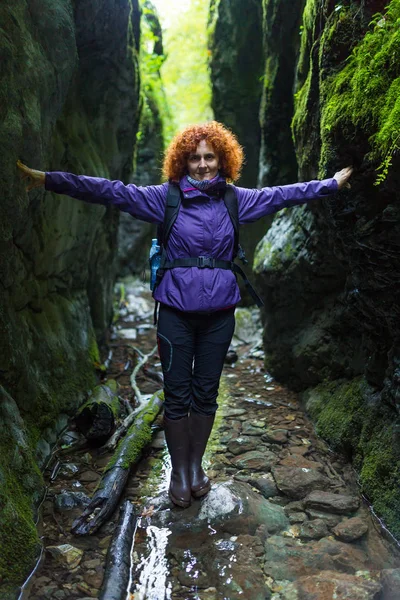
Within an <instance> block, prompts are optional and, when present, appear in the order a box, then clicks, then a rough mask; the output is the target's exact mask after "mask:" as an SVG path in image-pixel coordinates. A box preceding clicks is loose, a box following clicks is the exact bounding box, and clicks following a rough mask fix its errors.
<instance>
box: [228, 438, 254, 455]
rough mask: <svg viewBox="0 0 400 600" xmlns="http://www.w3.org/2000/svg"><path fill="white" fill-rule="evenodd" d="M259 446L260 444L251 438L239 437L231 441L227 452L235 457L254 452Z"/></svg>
mask: <svg viewBox="0 0 400 600" xmlns="http://www.w3.org/2000/svg"><path fill="white" fill-rule="evenodd" d="M259 445H260V442H259V441H258V440H257V439H254V438H252V437H246V436H243V437H242V436H241V437H238V438H236V439H235V440H232V441H231V442H230V443H229V444H228V450H229V452H232V454H235V455H237V454H241V453H243V452H248V451H250V450H254V449H255V448H257V447H258V446H259Z"/></svg>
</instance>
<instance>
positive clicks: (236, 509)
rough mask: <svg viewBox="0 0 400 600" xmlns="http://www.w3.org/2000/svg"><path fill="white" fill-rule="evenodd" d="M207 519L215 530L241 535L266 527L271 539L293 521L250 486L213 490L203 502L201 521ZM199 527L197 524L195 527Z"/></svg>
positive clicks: (232, 484) (228, 484) (233, 484)
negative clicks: (216, 528)
mask: <svg viewBox="0 0 400 600" xmlns="http://www.w3.org/2000/svg"><path fill="white" fill-rule="evenodd" d="M205 519H207V520H208V521H209V522H210V523H211V524H212V526H213V527H216V526H219V527H220V528H222V529H223V530H224V531H227V532H229V533H232V534H235V535H238V534H240V533H246V534H250V535H251V534H253V533H254V532H255V531H256V529H257V527H259V526H260V525H265V527H266V532H267V533H268V534H270V535H272V534H273V533H276V532H277V531H282V530H283V529H285V528H286V527H287V526H288V524H289V521H288V519H287V517H286V515H285V513H284V512H283V509H282V508H281V507H279V506H275V505H273V504H271V503H270V502H268V500H265V499H264V498H262V496H260V494H257V493H256V492H253V490H252V489H251V488H250V486H249V485H247V484H245V483H240V482H224V483H220V484H217V485H215V486H213V487H212V489H211V491H210V493H209V494H208V495H207V496H206V498H205V499H204V500H203V502H202V505H201V508H200V511H199V514H198V518H197V521H198V522H199V523H200V525H201V521H202V520H205ZM194 527H196V524H194Z"/></svg>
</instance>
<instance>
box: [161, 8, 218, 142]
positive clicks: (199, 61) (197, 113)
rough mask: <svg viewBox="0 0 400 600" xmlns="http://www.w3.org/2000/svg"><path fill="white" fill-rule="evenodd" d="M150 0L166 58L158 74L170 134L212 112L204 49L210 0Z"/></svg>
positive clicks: (205, 46) (208, 118)
mask: <svg viewBox="0 0 400 600" xmlns="http://www.w3.org/2000/svg"><path fill="white" fill-rule="evenodd" d="M152 1H153V4H154V6H155V7H156V9H157V10H158V13H159V16H160V19H161V25H162V28H163V36H164V51H165V53H166V55H167V59H166V61H165V62H164V64H163V66H162V69H161V75H162V79H163V84H164V87H165V93H166V97H167V100H168V105H169V109H170V113H171V115H172V118H173V127H172V129H171V132H170V134H173V133H175V131H179V130H180V129H182V128H183V127H185V126H186V125H189V124H191V123H199V122H204V121H209V120H211V119H212V116H213V115H212V110H211V84H210V77H209V72H208V50H207V21H208V11H209V1H208V0H152ZM167 141H168V140H167Z"/></svg>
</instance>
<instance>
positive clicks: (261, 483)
mask: <svg viewBox="0 0 400 600" xmlns="http://www.w3.org/2000/svg"><path fill="white" fill-rule="evenodd" d="M248 482H249V484H250V485H251V486H253V487H255V488H256V489H257V490H259V491H260V492H261V494H262V495H263V496H264V498H267V499H268V498H273V497H274V496H278V495H279V490H278V488H277V487H276V484H275V481H274V480H273V478H272V476H271V475H270V474H269V473H268V474H267V475H263V476H262V477H257V478H254V477H250V478H249V480H248Z"/></svg>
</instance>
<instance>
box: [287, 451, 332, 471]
mask: <svg viewBox="0 0 400 600" xmlns="http://www.w3.org/2000/svg"><path fill="white" fill-rule="evenodd" d="M279 466H282V467H298V468H299V469H316V470H317V471H321V470H322V469H323V466H322V465H321V463H319V462H316V461H314V460H307V459H306V458H304V457H303V456H299V455H297V454H289V456H286V458H283V459H282V460H280V461H279Z"/></svg>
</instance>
